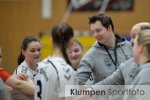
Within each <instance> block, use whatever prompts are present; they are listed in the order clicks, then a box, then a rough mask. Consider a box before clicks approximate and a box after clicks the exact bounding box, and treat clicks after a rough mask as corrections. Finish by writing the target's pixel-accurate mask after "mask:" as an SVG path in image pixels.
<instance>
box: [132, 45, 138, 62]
mask: <svg viewBox="0 0 150 100" xmlns="http://www.w3.org/2000/svg"><path fill="white" fill-rule="evenodd" d="M132 53H133V58H134V59H135V61H136V62H137V63H138V58H139V52H138V50H137V48H136V47H133V49H132Z"/></svg>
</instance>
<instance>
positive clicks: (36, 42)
mask: <svg viewBox="0 0 150 100" xmlns="http://www.w3.org/2000/svg"><path fill="white" fill-rule="evenodd" d="M35 46H41V44H40V42H39V41H32V42H30V43H29V44H28V48H32V47H35Z"/></svg>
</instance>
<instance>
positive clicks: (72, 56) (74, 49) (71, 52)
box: [67, 41, 83, 69]
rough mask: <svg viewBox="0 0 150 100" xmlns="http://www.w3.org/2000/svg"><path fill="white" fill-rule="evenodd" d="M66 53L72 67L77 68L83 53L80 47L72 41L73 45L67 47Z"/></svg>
mask: <svg viewBox="0 0 150 100" xmlns="http://www.w3.org/2000/svg"><path fill="white" fill-rule="evenodd" d="M67 53H68V57H69V60H70V62H71V64H72V67H73V68H74V69H77V67H78V65H79V63H80V60H81V58H82V54H83V50H82V47H81V46H80V45H79V44H78V43H77V42H76V41H74V43H73V45H72V46H70V47H69V48H68V51H67Z"/></svg>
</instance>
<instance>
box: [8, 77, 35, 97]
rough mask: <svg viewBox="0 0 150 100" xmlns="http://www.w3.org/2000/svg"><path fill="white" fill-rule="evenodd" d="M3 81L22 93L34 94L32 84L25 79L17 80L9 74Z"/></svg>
mask: <svg viewBox="0 0 150 100" xmlns="http://www.w3.org/2000/svg"><path fill="white" fill-rule="evenodd" d="M5 83H6V84H7V85H9V86H11V87H13V88H14V89H16V90H18V91H20V92H23V93H24V94H27V95H34V88H35V86H34V84H32V83H29V82H26V81H22V80H19V79H17V78H15V77H13V76H10V77H9V78H8V79H7V80H6V81H5Z"/></svg>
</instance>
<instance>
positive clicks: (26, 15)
mask: <svg viewBox="0 0 150 100" xmlns="http://www.w3.org/2000/svg"><path fill="white" fill-rule="evenodd" d="M134 3H135V5H134V10H133V11H128V12H107V14H108V15H110V16H111V17H112V19H113V22H114V24H115V30H116V31H117V32H119V33H120V34H127V33H129V32H130V29H131V27H132V25H134V24H135V23H138V22H141V21H149V22H150V13H149V11H148V10H149V8H150V7H149V4H150V0H134ZM66 8H67V0H52V18H51V19H48V20H44V19H42V17H41V0H0V46H1V47H2V49H3V66H4V67H5V68H6V70H8V71H9V72H12V71H13V70H14V69H15V67H16V66H17V56H18V54H19V52H20V45H21V42H22V40H23V38H24V37H25V36H26V35H28V34H31V35H35V36H38V33H39V32H41V31H48V30H50V28H51V27H52V26H53V25H54V24H56V23H59V22H60V21H61V20H62V18H63V15H64V12H65V9H66ZM95 13H96V12H83V13H81V12H72V13H71V15H70V17H69V19H68V20H67V22H68V23H69V24H70V25H72V26H73V28H74V29H76V30H89V25H88V17H89V16H92V15H93V14H95Z"/></svg>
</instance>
